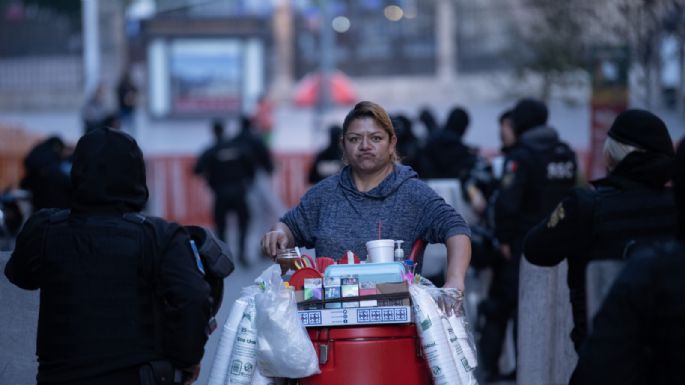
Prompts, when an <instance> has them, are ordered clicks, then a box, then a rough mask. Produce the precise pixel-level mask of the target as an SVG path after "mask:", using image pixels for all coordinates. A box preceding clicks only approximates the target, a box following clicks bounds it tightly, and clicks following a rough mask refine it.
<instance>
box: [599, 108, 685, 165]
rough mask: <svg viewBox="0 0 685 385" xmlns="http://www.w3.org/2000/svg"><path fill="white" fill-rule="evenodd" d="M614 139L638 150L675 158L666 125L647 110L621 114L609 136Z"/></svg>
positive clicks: (633, 110) (627, 111)
mask: <svg viewBox="0 0 685 385" xmlns="http://www.w3.org/2000/svg"><path fill="white" fill-rule="evenodd" d="M607 135H609V137H611V138H612V139H614V140H616V141H619V142H621V143H624V144H628V145H631V146H635V147H637V148H640V149H643V150H647V151H652V152H657V153H660V154H665V155H668V156H671V157H673V156H674V154H675V153H674V151H673V142H672V141H671V136H670V135H669V133H668V129H667V128H666V124H665V123H664V121H663V120H661V119H660V118H659V117H658V116H656V115H654V114H653V113H651V112H649V111H645V110H637V109H632V110H626V111H623V112H621V113H620V114H619V115H618V117H616V120H614V123H613V124H612V125H611V128H610V129H609V132H608V134H607Z"/></svg>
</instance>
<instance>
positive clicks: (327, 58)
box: [314, 0, 335, 130]
mask: <svg viewBox="0 0 685 385" xmlns="http://www.w3.org/2000/svg"><path fill="white" fill-rule="evenodd" d="M320 4H321V24H320V37H321V58H320V60H321V62H320V69H319V76H320V80H321V81H320V82H319V97H318V98H317V105H316V110H317V111H316V119H315V121H314V126H315V127H314V129H315V130H317V129H322V128H323V127H322V125H323V116H324V115H325V114H326V112H327V111H328V110H329V108H330V106H331V104H332V94H331V91H332V90H331V75H332V73H333V70H334V69H335V56H334V55H335V52H334V47H335V34H334V31H333V28H332V27H331V20H332V17H331V0H321V1H320Z"/></svg>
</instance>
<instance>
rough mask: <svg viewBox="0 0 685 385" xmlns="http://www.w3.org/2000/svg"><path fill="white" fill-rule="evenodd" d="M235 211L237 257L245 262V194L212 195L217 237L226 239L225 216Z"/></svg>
mask: <svg viewBox="0 0 685 385" xmlns="http://www.w3.org/2000/svg"><path fill="white" fill-rule="evenodd" d="M231 212H235V213H236V216H237V217H238V253H237V255H238V259H239V260H240V261H243V262H245V261H246V258H245V242H246V239H247V228H248V225H249V224H250V210H249V209H248V207H247V201H246V199H245V195H239V196H235V195H227V194H216V195H215V197H214V224H215V226H216V232H217V236H218V237H219V239H221V240H222V241H224V242H225V241H226V216H227V215H228V213H231Z"/></svg>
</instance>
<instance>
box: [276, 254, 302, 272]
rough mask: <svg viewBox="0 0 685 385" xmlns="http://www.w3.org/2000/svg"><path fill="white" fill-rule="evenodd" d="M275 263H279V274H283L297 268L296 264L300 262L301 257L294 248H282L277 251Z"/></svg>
mask: <svg viewBox="0 0 685 385" xmlns="http://www.w3.org/2000/svg"><path fill="white" fill-rule="evenodd" d="M276 263H278V264H279V265H281V275H285V274H286V273H287V272H288V271H290V270H293V271H295V270H297V269H298V267H297V264H300V263H302V258H301V257H300V256H299V255H298V254H297V251H295V249H284V250H281V251H279V252H278V255H277V256H276Z"/></svg>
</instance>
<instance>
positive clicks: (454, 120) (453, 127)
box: [444, 107, 470, 137]
mask: <svg viewBox="0 0 685 385" xmlns="http://www.w3.org/2000/svg"><path fill="white" fill-rule="evenodd" d="M469 120H470V119H469V113H468V112H466V110H465V109H463V108H461V107H455V108H453V109H452V111H450V114H449V116H448V117H447V122H446V123H445V128H444V129H445V130H447V131H452V132H455V133H457V135H459V136H460V137H461V136H463V135H464V133H465V132H466V128H467V127H468V126H469Z"/></svg>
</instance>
